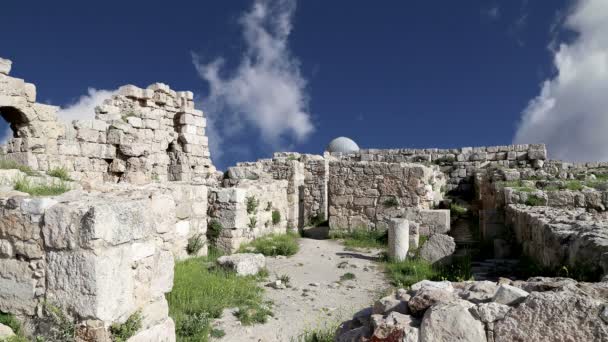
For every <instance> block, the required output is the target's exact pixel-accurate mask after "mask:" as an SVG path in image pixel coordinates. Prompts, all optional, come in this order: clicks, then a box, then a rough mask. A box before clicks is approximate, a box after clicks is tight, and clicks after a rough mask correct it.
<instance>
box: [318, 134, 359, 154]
mask: <svg viewBox="0 0 608 342" xmlns="http://www.w3.org/2000/svg"><path fill="white" fill-rule="evenodd" d="M325 150H326V151H327V152H340V153H352V152H357V151H359V146H358V145H357V143H356V142H354V141H353V140H352V139H349V138H347V137H339V138H336V139H334V140H332V141H331V142H330V143H329V145H327V148H326V149H325Z"/></svg>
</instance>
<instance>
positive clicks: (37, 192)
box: [15, 178, 71, 196]
mask: <svg viewBox="0 0 608 342" xmlns="http://www.w3.org/2000/svg"><path fill="white" fill-rule="evenodd" d="M15 190H17V191H21V192H25V193H28V194H30V195H32V196H57V195H61V194H62V193H64V192H68V191H70V190H71V189H70V186H69V185H68V184H66V183H65V182H63V181H59V182H54V183H52V184H33V183H32V182H31V181H29V180H28V179H27V178H22V179H18V180H17V181H16V182H15Z"/></svg>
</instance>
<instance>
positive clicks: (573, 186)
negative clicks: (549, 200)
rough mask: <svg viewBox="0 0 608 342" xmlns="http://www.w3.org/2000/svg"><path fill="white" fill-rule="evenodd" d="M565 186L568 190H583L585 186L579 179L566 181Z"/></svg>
mask: <svg viewBox="0 0 608 342" xmlns="http://www.w3.org/2000/svg"><path fill="white" fill-rule="evenodd" d="M564 187H565V188H566V189H568V190H573V191H581V190H583V188H584V187H585V186H584V185H583V183H581V181H579V180H569V181H567V182H566V184H565V185H564Z"/></svg>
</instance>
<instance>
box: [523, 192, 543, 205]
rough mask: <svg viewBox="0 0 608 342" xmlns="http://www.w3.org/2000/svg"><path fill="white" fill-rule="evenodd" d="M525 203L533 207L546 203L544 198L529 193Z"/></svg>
mask: <svg viewBox="0 0 608 342" xmlns="http://www.w3.org/2000/svg"><path fill="white" fill-rule="evenodd" d="M525 203H526V205H529V206H531V207H538V206H543V205H545V204H546V203H545V199H544V198H542V197H538V196H536V195H529V196H528V198H527V199H526V202H525Z"/></svg>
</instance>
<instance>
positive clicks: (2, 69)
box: [0, 58, 13, 75]
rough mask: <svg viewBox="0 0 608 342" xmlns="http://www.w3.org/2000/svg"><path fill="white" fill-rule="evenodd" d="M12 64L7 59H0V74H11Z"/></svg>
mask: <svg viewBox="0 0 608 342" xmlns="http://www.w3.org/2000/svg"><path fill="white" fill-rule="evenodd" d="M12 64H13V62H11V61H10V60H8V59H4V58H0V74H3V75H8V74H10V72H11V66H12Z"/></svg>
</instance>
